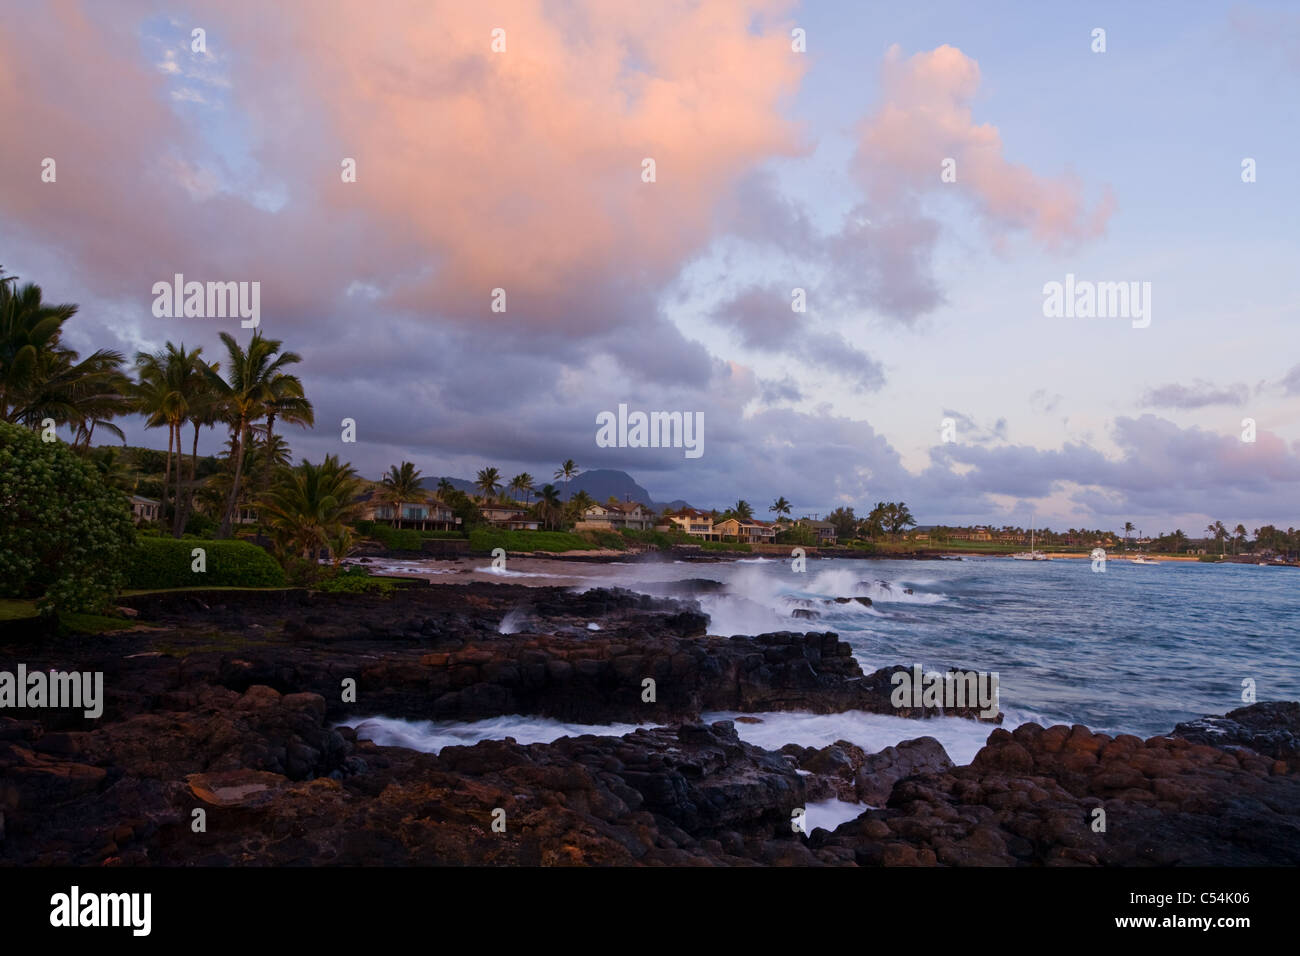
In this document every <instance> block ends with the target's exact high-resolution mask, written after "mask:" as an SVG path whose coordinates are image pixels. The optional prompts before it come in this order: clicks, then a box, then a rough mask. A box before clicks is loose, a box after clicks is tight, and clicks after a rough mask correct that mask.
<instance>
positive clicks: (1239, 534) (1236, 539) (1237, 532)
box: [1232, 524, 1246, 554]
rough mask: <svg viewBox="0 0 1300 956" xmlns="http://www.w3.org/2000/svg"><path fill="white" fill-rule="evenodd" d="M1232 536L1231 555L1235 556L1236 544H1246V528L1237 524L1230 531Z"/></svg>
mask: <svg viewBox="0 0 1300 956" xmlns="http://www.w3.org/2000/svg"><path fill="white" fill-rule="evenodd" d="M1232 535H1233V538H1232V553H1233V554H1236V553H1237V544H1238V543H1241V544H1245V543H1246V526H1245V525H1244V524H1238V525H1237V527H1235V528H1233V529H1232Z"/></svg>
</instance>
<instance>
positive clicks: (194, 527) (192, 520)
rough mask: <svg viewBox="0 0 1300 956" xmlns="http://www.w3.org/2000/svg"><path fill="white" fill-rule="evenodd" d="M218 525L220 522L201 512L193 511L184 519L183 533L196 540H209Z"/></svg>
mask: <svg viewBox="0 0 1300 956" xmlns="http://www.w3.org/2000/svg"><path fill="white" fill-rule="evenodd" d="M219 525H220V522H218V521H217V519H216V518H213V517H210V516H209V515H205V514H204V513H203V512H202V511H195V512H191V514H190V515H189V517H187V518H186V519H185V533H186V534H189V535H193V536H194V537H196V538H209V537H211V536H212V533H213V532H214V531H216V530H217V528H218V526H219Z"/></svg>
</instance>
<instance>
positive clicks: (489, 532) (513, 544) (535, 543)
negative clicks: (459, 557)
mask: <svg viewBox="0 0 1300 956" xmlns="http://www.w3.org/2000/svg"><path fill="white" fill-rule="evenodd" d="M469 547H470V550H471V551H491V550H492V549H493V548H505V549H506V550H507V551H585V550H588V549H591V548H595V547H599V545H597V544H596V543H595V542H594V541H593V540H592V539H589V538H586V537H583V536H582V535H580V534H572V533H570V532H568V531H503V530H500V529H488V528H475V529H474V530H473V531H471V532H470V533H469Z"/></svg>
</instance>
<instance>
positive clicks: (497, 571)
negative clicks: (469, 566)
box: [474, 564, 551, 578]
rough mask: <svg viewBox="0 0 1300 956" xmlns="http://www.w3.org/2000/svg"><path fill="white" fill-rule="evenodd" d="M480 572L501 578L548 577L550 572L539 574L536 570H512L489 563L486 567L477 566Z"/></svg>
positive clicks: (476, 569)
mask: <svg viewBox="0 0 1300 956" xmlns="http://www.w3.org/2000/svg"><path fill="white" fill-rule="evenodd" d="M474 570H475V571H477V572H479V573H480V574H494V575H496V576H497V577H499V578H548V577H551V575H549V574H539V573H537V572H534V571H511V570H510V569H508V568H498V567H494V566H493V565H490V564H489V565H488V566H487V567H485V568H475V569H474Z"/></svg>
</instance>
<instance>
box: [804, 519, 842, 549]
mask: <svg viewBox="0 0 1300 956" xmlns="http://www.w3.org/2000/svg"><path fill="white" fill-rule="evenodd" d="M799 524H801V525H802V526H803V527H805V528H807V529H808V530H809V531H811V532H812V533H813V536H814V538H815V539H816V541H817V544H818V545H832V544H834V543H835V541H836V537H835V525H833V524H831V523H830V522H829V521H813V520H812V519H811V518H800V519H799Z"/></svg>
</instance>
